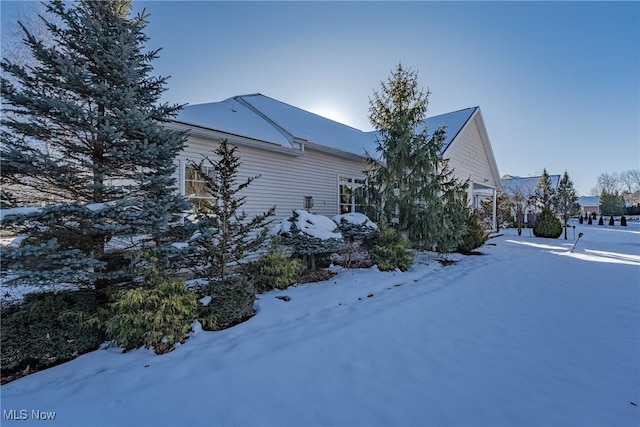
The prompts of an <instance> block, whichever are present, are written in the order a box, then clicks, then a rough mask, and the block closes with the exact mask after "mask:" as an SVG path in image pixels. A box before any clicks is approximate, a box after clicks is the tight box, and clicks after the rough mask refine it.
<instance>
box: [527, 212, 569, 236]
mask: <svg viewBox="0 0 640 427" xmlns="http://www.w3.org/2000/svg"><path fill="white" fill-rule="evenodd" d="M561 234H562V223H561V222H560V220H559V219H558V218H556V216H555V215H554V214H553V212H552V211H551V209H548V208H543V209H542V212H541V213H540V215H538V216H537V217H536V221H535V222H534V223H533V235H534V236H536V237H548V238H552V239H557V238H558V237H560V235H561Z"/></svg>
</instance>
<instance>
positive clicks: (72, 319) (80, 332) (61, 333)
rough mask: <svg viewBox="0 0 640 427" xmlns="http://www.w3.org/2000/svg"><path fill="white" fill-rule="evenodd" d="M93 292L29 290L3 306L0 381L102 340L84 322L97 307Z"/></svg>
mask: <svg viewBox="0 0 640 427" xmlns="http://www.w3.org/2000/svg"><path fill="white" fill-rule="evenodd" d="M98 305H99V304H98V301H97V299H96V295H95V293H94V292H89V291H61V292H58V293H53V292H39V293H31V294H28V295H26V296H25V297H24V299H23V300H22V302H20V303H13V304H5V303H3V305H2V311H1V313H2V315H1V317H2V319H1V320H2V343H1V345H0V351H1V358H2V381H3V382H5V381H7V380H11V379H13V378H14V377H16V376H20V373H28V372H29V371H37V370H40V369H45V368H48V367H50V366H53V365H57V364H59V363H62V362H66V361H67V360H71V359H73V358H75V357H77V356H78V355H80V354H83V353H87V352H89V351H93V350H95V349H96V348H98V346H99V345H100V343H102V342H103V341H104V335H103V332H102V331H101V330H100V328H99V327H98V326H96V325H95V324H93V323H90V322H88V321H87V319H89V318H90V317H91V316H93V315H94V314H95V312H96V311H97V309H98Z"/></svg>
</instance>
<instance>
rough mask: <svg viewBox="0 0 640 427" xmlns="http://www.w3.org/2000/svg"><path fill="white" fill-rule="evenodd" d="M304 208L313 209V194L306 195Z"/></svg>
mask: <svg viewBox="0 0 640 427" xmlns="http://www.w3.org/2000/svg"><path fill="white" fill-rule="evenodd" d="M304 208H305V209H306V210H311V209H313V196H304Z"/></svg>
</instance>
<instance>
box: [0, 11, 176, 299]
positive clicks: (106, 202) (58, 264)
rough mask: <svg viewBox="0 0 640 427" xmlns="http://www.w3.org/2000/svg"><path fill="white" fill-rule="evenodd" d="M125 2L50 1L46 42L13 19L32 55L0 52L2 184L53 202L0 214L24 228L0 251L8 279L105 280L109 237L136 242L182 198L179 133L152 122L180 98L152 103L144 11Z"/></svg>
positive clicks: (164, 221)
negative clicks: (13, 246)
mask: <svg viewBox="0 0 640 427" xmlns="http://www.w3.org/2000/svg"><path fill="white" fill-rule="evenodd" d="M129 8H130V2H128V1H121V0H110V1H79V2H77V3H73V4H66V3H65V2H63V1H61V0H54V1H52V2H51V3H50V4H48V5H47V13H48V14H50V16H52V18H51V19H49V20H47V19H46V18H43V20H44V22H45V25H46V27H47V30H48V32H49V34H50V39H48V40H47V42H46V43H45V42H44V41H42V40H40V39H38V38H37V37H36V36H34V35H33V34H31V33H30V32H29V31H28V30H27V29H26V28H25V27H23V31H24V37H25V43H26V45H27V47H28V49H29V51H30V52H31V54H32V56H33V65H29V66H23V65H20V64H16V63H13V62H11V61H10V60H7V59H3V60H2V70H3V77H2V97H3V102H4V104H3V108H4V114H3V117H2V122H1V126H2V129H1V131H2V141H3V145H2V148H1V150H2V152H1V153H0V154H1V156H2V184H3V185H5V184H8V185H17V186H20V185H22V186H27V187H28V189H29V190H30V191H32V192H35V193H41V194H43V195H44V196H46V197H43V198H47V199H49V200H51V199H53V200H55V201H56V202H55V203H51V204H49V205H46V206H44V207H42V208H41V209H39V210H34V211H33V212H32V213H30V214H16V215H9V216H5V220H4V221H3V226H5V227H10V228H13V229H15V231H17V232H20V233H25V234H27V235H28V236H29V239H27V240H26V241H25V242H24V244H23V245H22V246H21V247H20V248H18V249H17V250H14V251H12V252H10V253H6V254H5V255H6V258H5V262H8V264H9V265H8V267H9V268H15V270H14V271H15V272H16V273H17V277H16V280H28V281H30V282H31V283H36V282H38V281H48V282H51V281H54V282H55V281H64V282H66V283H77V284H83V285H90V286H96V287H102V286H106V284H108V283H109V282H108V281H109V280H115V279H117V278H118V277H120V276H121V275H122V271H121V266H118V265H117V264H116V263H114V262H112V260H113V259H114V258H118V257H115V256H114V255H113V253H109V245H110V243H113V242H114V241H116V240H117V241H119V242H121V246H122V245H123V244H124V243H123V242H126V241H128V242H129V243H131V244H133V243H134V241H136V242H137V244H138V245H140V244H142V243H144V240H146V239H152V238H153V236H154V234H156V233H157V232H160V231H162V230H164V229H166V227H167V226H168V223H169V221H170V219H171V216H172V214H174V213H179V212H180V211H181V209H183V208H184V207H186V205H185V203H184V201H183V199H182V198H181V197H180V196H179V195H178V193H177V191H176V188H175V177H174V171H175V166H174V158H175V156H176V154H177V153H178V152H179V151H180V150H181V149H182V147H183V145H184V140H185V137H184V134H182V133H179V132H174V131H169V130H167V129H166V128H165V127H164V126H163V125H162V123H163V122H166V121H168V120H169V119H171V118H172V117H173V116H174V115H175V114H176V113H177V111H178V110H179V108H180V106H178V105H168V104H161V103H159V100H160V97H161V95H162V92H163V91H164V90H165V89H164V86H165V84H166V78H164V77H156V76H153V75H152V62H153V60H154V59H156V58H157V53H158V51H157V50H156V51H144V48H145V44H146V43H147V41H148V37H147V36H146V35H145V33H144V29H145V26H146V24H147V23H146V18H147V16H146V15H145V14H140V15H137V16H133V17H129V16H128V12H129Z"/></svg>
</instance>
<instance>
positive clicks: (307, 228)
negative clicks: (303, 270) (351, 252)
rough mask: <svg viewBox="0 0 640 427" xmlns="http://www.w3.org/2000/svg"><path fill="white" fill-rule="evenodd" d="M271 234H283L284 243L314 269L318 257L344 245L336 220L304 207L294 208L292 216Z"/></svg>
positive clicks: (306, 264) (308, 266)
mask: <svg viewBox="0 0 640 427" xmlns="http://www.w3.org/2000/svg"><path fill="white" fill-rule="evenodd" d="M271 234H272V235H280V236H282V243H283V244H285V245H289V246H291V247H292V248H293V256H294V257H299V258H301V259H302V261H303V263H304V264H305V266H306V267H307V268H308V269H309V270H312V271H313V270H315V269H316V268H317V262H316V261H317V257H320V256H323V255H329V254H332V253H334V252H336V251H337V250H338V249H340V247H341V246H342V245H343V239H342V235H341V234H340V232H339V231H338V226H337V224H336V223H335V222H333V221H332V220H331V219H329V218H328V217H326V216H323V215H314V214H311V213H309V212H307V211H305V210H302V209H296V210H294V211H293V215H292V216H291V217H290V218H288V219H285V220H283V221H282V222H280V223H279V224H276V226H275V227H274V228H273V229H272V230H271Z"/></svg>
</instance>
